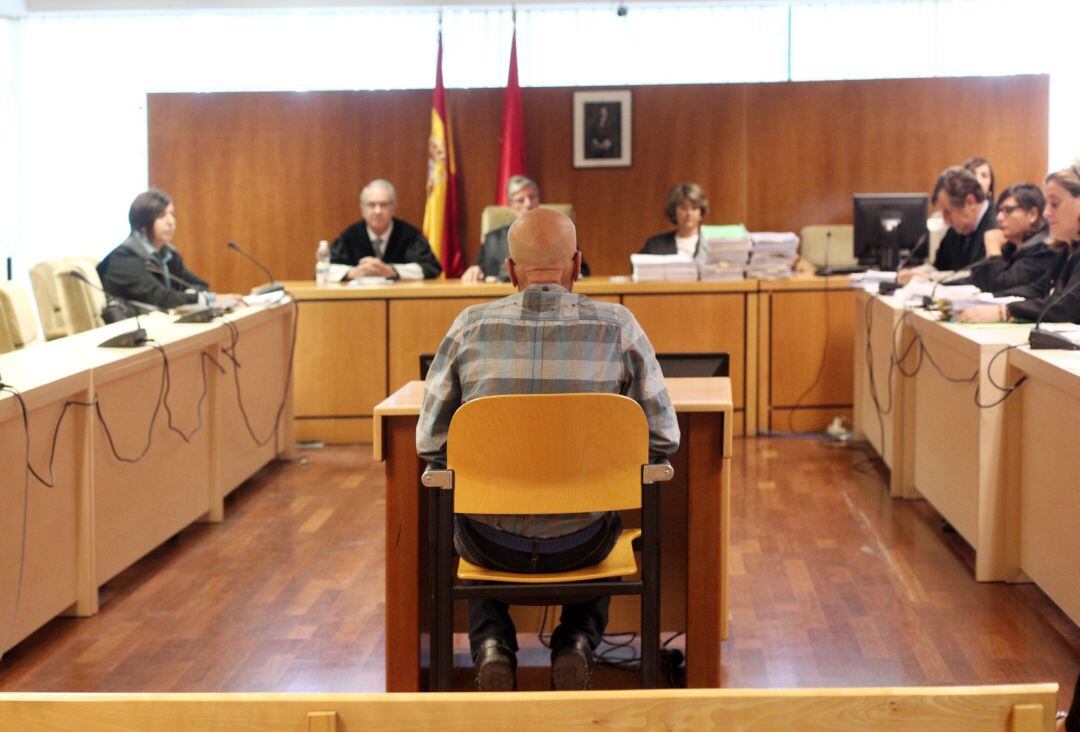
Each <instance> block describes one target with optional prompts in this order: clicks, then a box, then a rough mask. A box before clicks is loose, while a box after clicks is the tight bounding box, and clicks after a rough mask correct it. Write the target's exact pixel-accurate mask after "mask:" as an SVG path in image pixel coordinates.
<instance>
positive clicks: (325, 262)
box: [315, 239, 330, 285]
mask: <svg viewBox="0 0 1080 732" xmlns="http://www.w3.org/2000/svg"><path fill="white" fill-rule="evenodd" d="M315 284H316V285H328V284H330V242H328V241H326V239H323V240H322V241H320V242H319V246H318V248H317V249H316V250H315Z"/></svg>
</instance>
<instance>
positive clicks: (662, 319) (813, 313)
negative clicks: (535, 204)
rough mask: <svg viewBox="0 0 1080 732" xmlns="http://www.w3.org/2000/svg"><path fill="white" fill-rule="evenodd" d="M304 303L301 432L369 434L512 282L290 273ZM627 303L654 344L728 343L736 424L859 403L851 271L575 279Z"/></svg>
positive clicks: (792, 421) (702, 348) (826, 413)
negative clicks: (384, 409) (391, 402)
mask: <svg viewBox="0 0 1080 732" xmlns="http://www.w3.org/2000/svg"><path fill="white" fill-rule="evenodd" d="M285 284H286V286H287V287H288V289H289V292H290V293H291V294H292V295H293V297H295V298H296V299H297V301H298V302H299V304H300V321H299V335H298V341H297V350H296V372H295V373H296V394H295V398H296V402H295V408H296V423H295V432H296V438H297V439H299V440H321V441H323V442H326V443H328V444H344V443H356V442H361V443H367V442H371V441H372V430H373V422H372V418H373V416H374V413H375V412H374V410H375V405H377V404H378V403H379V402H381V401H382V400H383V399H386V398H387V397H388V396H389V395H391V394H393V393H394V392H396V391H397V390H398V389H400V388H401V387H402V386H404V385H405V384H407V383H408V382H410V381H413V380H416V379H419V378H420V356H421V355H423V354H433V353H435V351H436V350H437V349H438V346H439V343H440V341H441V340H442V337H443V336H444V335H445V334H446V331H447V330H448V329H449V328H450V325H451V323H453V321H454V318H456V317H457V315H458V313H460V312H461V311H462V310H464V309H465V308H466V307H468V306H470V305H474V304H476V303H480V302H486V301H490V300H495V299H498V298H500V297H505V296H506V295H509V294H511V293H512V292H513V288H512V287H511V286H510V285H509V284H486V283H481V284H463V283H461V282H459V281H456V280H430V281H423V282H396V283H394V284H391V285H382V286H365V287H360V286H350V285H342V284H334V285H327V286H317V285H315V283H314V282H287V283H285ZM575 291H576V292H581V293H583V294H585V295H587V296H589V297H591V298H594V299H597V300H605V301H608V302H620V303H622V304H623V305H625V306H626V307H627V308H629V309H630V311H631V312H632V313H633V314H634V316H635V317H636V318H637V319H638V322H639V323H641V326H642V328H644V330H645V333H646V334H647V335H648V336H649V340H650V341H651V342H652V344H653V346H654V348H655V349H656V351H657V353H659V354H708V353H719V352H724V353H727V354H728V355H729V357H730V373H729V376H730V378H731V393H732V400H733V404H734V418H733V425H732V427H733V430H734V434H736V435H753V434H756V433H757V431H758V430H774V431H779V432H806V431H812V430H821V429H823V428H824V427H825V426H826V425H827V424H828V423H829V422H830V421H831V420H832V419H833V417H835V416H838V415H842V416H846V417H850V416H851V413H852V364H853V356H852V341H853V331H854V297H855V292H854V290H852V289H851V288H850V286H849V283H848V278H847V277H830V278H825V277H795V278H792V279H787V280H774V281H766V280H739V281H736V282H631V281H629V280H628V279H627V278H606V277H595V278H585V279H583V280H582V281H581V282H579V283H578V284H577V285H576V286H575Z"/></svg>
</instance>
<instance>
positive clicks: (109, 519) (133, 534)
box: [93, 349, 217, 585]
mask: <svg viewBox="0 0 1080 732" xmlns="http://www.w3.org/2000/svg"><path fill="white" fill-rule="evenodd" d="M200 353H201V349H195V350H188V351H187V352H186V353H183V354H182V355H178V354H174V353H170V355H169V366H170V372H171V383H172V386H171V394H172V396H171V399H170V406H171V407H172V409H173V414H174V416H175V422H174V423H175V425H176V426H177V427H178V428H179V429H181V430H183V431H184V432H185V433H189V432H191V431H192V430H194V428H195V426H196V424H197V423H198V417H197V415H196V410H195V406H196V405H195V400H194V399H188V398H183V397H187V396H189V395H193V394H199V393H200V392H201V391H202V374H201V370H200V369H201V364H200V357H199V354H200ZM151 355H152V356H153V359H150V360H148V359H141V360H140V361H139V363H140V364H141V366H142V368H139V369H137V370H131V369H126V370H125V371H126V373H124V374H123V375H122V376H121V377H120V378H115V379H112V380H108V381H105V382H104V383H95V391H96V393H97V396H98V400H99V402H100V404H101V408H102V413H103V415H104V417H105V420H106V421H107V423H108V425H109V429H110V430H111V432H112V436H113V439H114V440H115V442H116V447H117V451H118V452H119V453H120V454H121V455H122V456H125V457H135V456H136V455H138V453H139V452H140V451H141V450H142V449H143V446H144V445H145V444H146V439H147V425H148V424H149V422H150V417H151V414H152V413H153V410H154V403H155V399H156V398H157V394H158V390H159V384H160V380H161V369H162V366H161V358H160V356H159V355H158V354H151ZM95 378H96V377H95ZM105 378H107V377H105ZM213 409H214V404H213V402H212V401H211V400H209V399H208V400H207V401H206V402H204V403H203V405H202V420H203V424H204V427H203V429H200V430H198V431H197V432H195V434H194V435H192V436H191V441H190V442H188V443H185V442H184V441H183V440H182V439H181V437H180V436H179V435H177V434H175V433H174V432H171V431H170V430H169V429H168V427H167V426H166V414H165V409H164V406H163V407H162V409H161V413H160V414H158V416H157V419H156V420H155V422H154V431H153V444H152V445H151V448H150V450H149V451H148V452H147V454H146V455H145V456H144V457H143V459H142V460H141V461H139V462H137V463H134V464H130V463H126V462H120V461H118V460H116V459H115V458H114V457H113V455H112V452H111V450H110V448H109V444H108V440H107V437H106V435H105V431H104V429H103V428H102V426H101V425H100V423H98V424H95V427H94V430H95V431H94V438H93V443H94V457H93V461H94V476H93V484H94V516H95V531H94V536H95V540H94V555H95V560H96V570H95V580H96V582H97V584H98V585H101V584H103V583H105V582H107V581H108V580H110V579H111V578H113V577H115V576H116V575H117V574H118V573H119V572H121V571H122V570H124V569H125V568H127V567H128V566H130V565H131V564H132V563H134V562H135V561H137V560H138V559H140V558H141V557H142V556H144V555H145V554H146V553H147V552H149V551H151V550H152V549H153V548H154V547H156V546H158V545H159V544H160V543H161V542H163V541H165V540H166V539H168V538H169V537H170V536H172V535H173V534H175V533H176V532H177V531H179V530H180V529H182V528H184V527H185V526H187V525H188V524H190V523H192V522H193V521H195V520H196V519H197V518H199V517H200V516H202V515H203V514H206V513H207V512H208V511H209V509H210V506H211V499H212V497H214V496H215V495H216V494H217V491H216V485H217V482H216V478H217V476H216V475H215V474H214V472H213V471H212V469H211V468H212V458H211V447H212V441H211V430H210V429H208V428H207V425H209V424H210V423H212V422H213V418H212V416H211V415H212V414H213Z"/></svg>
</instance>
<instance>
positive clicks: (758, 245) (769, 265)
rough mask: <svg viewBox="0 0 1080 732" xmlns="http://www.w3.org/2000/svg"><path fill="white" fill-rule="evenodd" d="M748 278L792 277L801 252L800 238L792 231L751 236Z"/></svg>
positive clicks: (761, 232) (769, 232) (763, 232)
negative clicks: (792, 271) (796, 260)
mask: <svg viewBox="0 0 1080 732" xmlns="http://www.w3.org/2000/svg"><path fill="white" fill-rule="evenodd" d="M750 241H751V243H752V244H753V246H752V248H751V250H750V266H749V267H748V268H747V270H746V274H747V276H748V277H756V278H757V279H762V280H776V279H781V278H784V277H790V276H791V270H792V267H794V266H795V259H796V258H797V257H798V252H799V237H798V236H796V235H795V234H794V233H792V232H790V231H785V232H775V231H755V232H754V233H753V234H751V235H750Z"/></svg>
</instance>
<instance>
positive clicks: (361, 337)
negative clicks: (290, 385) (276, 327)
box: [294, 300, 387, 417]
mask: <svg viewBox="0 0 1080 732" xmlns="http://www.w3.org/2000/svg"><path fill="white" fill-rule="evenodd" d="M386 318H387V308H386V301H385V300H370V301H368V300H364V301H357V300H340V301H333V302H330V301H326V302H324V301H302V302H301V303H300V323H299V325H298V330H297V336H296V362H295V365H294V373H295V377H296V388H295V410H296V415H297V416H299V417H329V416H336V415H350V416H370V415H371V413H372V410H373V409H374V408H375V405H376V404H378V403H379V402H380V401H382V400H383V399H385V398H386V374H387V372H386Z"/></svg>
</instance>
